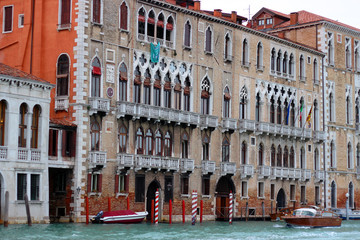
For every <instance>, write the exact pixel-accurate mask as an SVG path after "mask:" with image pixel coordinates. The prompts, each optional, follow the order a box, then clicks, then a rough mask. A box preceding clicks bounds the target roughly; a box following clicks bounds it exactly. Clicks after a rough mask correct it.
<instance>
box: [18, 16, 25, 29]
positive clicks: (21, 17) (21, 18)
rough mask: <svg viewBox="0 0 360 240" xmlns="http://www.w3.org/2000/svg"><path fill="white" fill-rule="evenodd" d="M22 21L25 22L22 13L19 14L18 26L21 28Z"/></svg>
mask: <svg viewBox="0 0 360 240" xmlns="http://www.w3.org/2000/svg"><path fill="white" fill-rule="evenodd" d="M24 22H25V18H24V14H19V20H18V27H19V28H23V27H24Z"/></svg>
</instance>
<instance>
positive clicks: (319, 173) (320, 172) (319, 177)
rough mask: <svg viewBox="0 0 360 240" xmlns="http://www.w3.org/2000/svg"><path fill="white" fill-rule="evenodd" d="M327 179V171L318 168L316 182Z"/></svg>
mask: <svg viewBox="0 0 360 240" xmlns="http://www.w3.org/2000/svg"><path fill="white" fill-rule="evenodd" d="M324 179H325V171H323V170H316V171H315V182H323V181H324Z"/></svg>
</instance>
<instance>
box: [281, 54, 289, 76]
mask: <svg viewBox="0 0 360 240" xmlns="http://www.w3.org/2000/svg"><path fill="white" fill-rule="evenodd" d="M287 67H288V54H287V52H285V53H284V57H283V59H282V72H283V73H285V74H287V72H288V68H287Z"/></svg>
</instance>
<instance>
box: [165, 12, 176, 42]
mask: <svg viewBox="0 0 360 240" xmlns="http://www.w3.org/2000/svg"><path fill="white" fill-rule="evenodd" d="M165 38H166V46H167V47H169V48H173V47H174V19H173V17H172V16H170V17H168V19H167V23H166V36H165Z"/></svg>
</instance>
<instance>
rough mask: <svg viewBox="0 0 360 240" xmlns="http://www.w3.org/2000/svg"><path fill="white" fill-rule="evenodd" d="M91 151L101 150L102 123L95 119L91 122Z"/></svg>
mask: <svg viewBox="0 0 360 240" xmlns="http://www.w3.org/2000/svg"><path fill="white" fill-rule="evenodd" d="M90 135H91V151H99V150H100V124H99V123H98V121H96V120H94V121H93V122H92V123H91V133H90Z"/></svg>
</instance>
